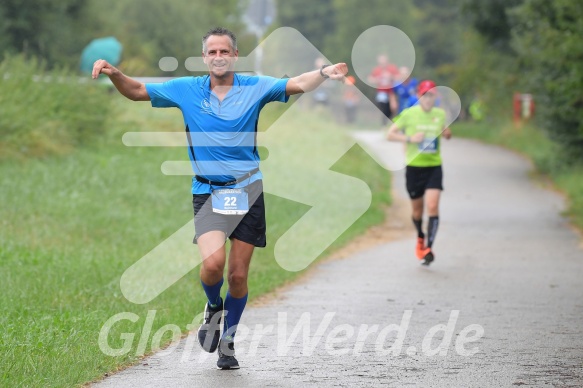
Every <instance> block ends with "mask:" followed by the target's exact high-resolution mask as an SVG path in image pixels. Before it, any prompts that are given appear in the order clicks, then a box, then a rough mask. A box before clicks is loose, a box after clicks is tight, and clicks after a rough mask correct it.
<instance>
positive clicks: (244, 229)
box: [92, 27, 348, 369]
mask: <svg viewBox="0 0 583 388" xmlns="http://www.w3.org/2000/svg"><path fill="white" fill-rule="evenodd" d="M202 56H203V58H204V63H205V64H206V65H207V66H208V69H209V74H208V75H205V76H200V77H183V78H177V79H174V80H171V81H168V82H165V83H161V84H150V83H149V84H143V83H141V82H138V81H136V80H134V79H132V78H130V77H127V76H126V75H124V74H123V73H122V72H121V71H119V70H118V69H116V68H115V67H113V66H112V65H110V64H109V63H108V62H107V61H105V60H102V59H100V60H97V61H96V62H95V64H94V66H93V74H92V77H93V78H94V79H95V78H97V77H98V76H99V74H105V75H107V76H108V77H109V78H110V79H111V82H112V83H113V85H114V86H115V87H116V88H117V90H118V91H119V92H120V93H121V94H122V95H124V96H125V97H127V98H129V99H130V100H133V101H151V103H152V106H154V107H160V108H166V107H175V108H179V109H180V110H181V111H182V115H183V118H184V125H185V128H186V131H187V135H188V136H187V137H188V141H189V146H188V153H189V157H190V160H191V163H192V168H193V171H194V174H195V176H194V178H193V181H192V194H193V208H194V224H195V230H196V235H195V237H194V242H195V243H197V244H198V248H199V250H200V253H201V256H202V259H203V261H202V265H201V270H200V280H201V284H202V287H203V289H204V291H205V293H206V296H207V297H208V303H207V304H206V305H205V320H204V323H203V325H202V326H201V327H200V329H199V331H198V340H199V342H200V344H201V346H202V347H203V349H204V350H206V351H207V352H211V353H212V352H214V351H215V350H216V349H217V348H218V354H219V359H218V361H217V367H218V368H220V369H238V368H239V363H238V362H237V360H236V359H235V350H234V336H235V331H236V329H237V325H238V324H239V321H240V319H241V315H242V313H243V309H244V308H245V304H246V302H247V294H248V289H247V277H248V273H249V265H250V262H251V256H252V255H253V250H254V248H255V247H265V244H266V241H265V230H266V226H265V206H264V202H263V184H262V175H261V172H260V171H259V154H258V152H257V146H256V132H257V122H258V119H259V112H260V111H261V109H262V108H263V106H264V105H265V104H267V103H269V102H272V101H280V102H287V100H288V97H289V96H290V95H293V94H299V93H304V92H309V91H311V90H313V89H315V88H317V87H318V86H319V85H320V84H321V83H322V82H324V81H325V80H326V79H327V78H330V79H332V80H343V79H344V76H345V75H346V73H347V72H348V68H347V66H346V64H345V63H338V64H335V65H324V66H322V67H321V68H319V69H317V70H314V71H310V72H307V73H304V74H301V75H299V76H297V77H293V78H289V79H277V78H272V77H266V76H245V75H241V74H235V72H234V64H235V61H236V60H237V57H238V56H239V52H238V50H237V39H236V37H235V35H234V34H233V33H232V32H231V31H229V30H227V29H225V28H221V27H217V28H215V29H212V30H210V31H209V32H208V33H207V34H205V36H204V37H203V38H202ZM227 238H229V239H230V240H231V249H230V252H229V261H228V262H229V265H228V291H227V294H226V297H225V300H224V301H223V299H222V298H221V296H220V293H221V286H222V285H223V271H224V268H225V264H226V261H227V255H226V248H225V242H226V239H227ZM223 315H224V320H223V333H222V335H221V331H220V328H221V324H220V323H221V319H223Z"/></svg>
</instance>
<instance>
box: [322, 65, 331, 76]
mask: <svg viewBox="0 0 583 388" xmlns="http://www.w3.org/2000/svg"><path fill="white" fill-rule="evenodd" d="M328 66H330V65H322V67H321V68H320V75H321V76H322V78H326V79H327V78H330V76H329V75H328V74H324V72H323V71H322V70H324V68H325V67H328Z"/></svg>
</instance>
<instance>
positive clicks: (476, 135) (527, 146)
mask: <svg viewBox="0 0 583 388" xmlns="http://www.w3.org/2000/svg"><path fill="white" fill-rule="evenodd" d="M452 130H453V131H454V134H455V136H461V137H466V138H471V139H477V140H481V141H484V142H486V143H490V144H496V145H500V146H503V147H506V148H508V149H511V150H514V151H517V152H519V153H520V154H522V155H524V156H526V157H528V158H529V159H530V160H532V162H533V165H534V167H535V173H536V175H537V176H538V178H543V179H544V180H545V181H548V180H550V181H551V182H552V183H553V185H554V186H555V187H556V188H557V189H558V190H560V191H561V192H563V193H564V194H565V195H566V196H567V199H568V204H567V205H568V207H567V210H566V216H568V217H569V218H570V219H571V220H572V222H573V224H574V225H576V226H577V227H578V228H580V229H583V179H581V177H583V166H581V165H578V164H577V163H573V161H572V160H569V159H568V158H567V157H566V156H565V153H564V152H562V151H561V148H560V146H559V145H558V144H556V143H554V142H552V141H551V140H549V139H548V137H547V136H546V135H545V133H544V132H543V131H542V130H541V129H539V128H537V127H535V126H533V125H524V126H520V127H516V126H514V125H513V124H512V123H511V122H481V123H473V122H460V123H456V124H454V126H453V127H452Z"/></svg>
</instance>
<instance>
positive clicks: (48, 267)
mask: <svg viewBox="0 0 583 388" xmlns="http://www.w3.org/2000/svg"><path fill="white" fill-rule="evenodd" d="M113 98H114V105H115V106H117V107H118V108H117V109H118V111H117V113H116V114H115V115H114V117H113V118H112V119H111V120H109V127H108V130H107V132H106V134H105V135H104V136H103V137H102V138H101V139H100V140H99V141H98V142H95V143H94V144H93V145H92V146H91V147H85V148H79V149H77V150H75V151H73V152H71V153H69V154H67V155H62V156H58V155H57V156H51V157H46V158H43V159H13V160H6V161H3V162H2V163H1V164H0V182H1V183H0V187H1V188H2V207H1V208H0V225H1V229H2V233H1V234H0V274H1V279H2V285H3V287H2V289H3V291H2V294H1V296H0V310H1V311H2V312H3V314H2V315H1V316H0V327H1V328H2V330H1V332H0V353H1V354H2V355H3V356H2V357H1V358H0V385H2V386H10V387H18V386H43V387H62V386H74V385H82V384H84V383H85V382H87V381H92V380H94V379H97V378H99V377H100V376H102V375H104V374H105V373H107V372H111V371H115V370H117V369H119V368H123V367H125V366H127V365H130V364H132V363H135V362H136V361H137V360H138V359H139V358H140V357H141V356H142V354H143V353H146V354H147V353H149V352H151V351H152V343H153V338H152V336H150V337H147V338H145V341H146V342H144V343H143V345H145V346H144V347H143V348H141V347H140V344H139V343H140V341H139V340H140V335H141V331H142V328H143V327H144V324H145V322H146V317H147V315H148V311H155V313H156V314H155V317H154V319H153V320H152V329H151V333H155V332H156V331H157V330H158V329H159V328H160V327H162V326H164V325H167V324H172V325H176V326H178V327H179V328H180V330H181V331H182V332H185V331H186V327H187V325H188V324H190V323H191V322H192V320H193V317H194V316H195V315H197V314H198V313H200V312H201V308H202V306H203V303H204V295H203V292H202V290H201V287H200V285H199V280H198V273H197V271H196V270H194V271H192V272H191V273H189V274H188V275H186V276H185V277H184V278H182V279H181V280H180V281H178V282H177V283H175V284H174V285H173V286H172V287H170V288H169V289H168V290H167V291H165V292H164V293H163V294H161V295H160V296H158V297H157V298H156V299H154V300H153V301H151V302H150V303H147V304H144V305H136V304H133V303H130V302H128V301H127V300H126V299H125V298H124V297H123V295H122V294H121V292H120V286H119V280H120V277H121V275H122V274H123V272H124V271H125V269H127V268H128V267H129V266H130V265H131V264H133V263H134V262H135V261H137V260H138V259H140V258H141V256H142V255H144V254H145V253H147V252H149V251H150V250H151V249H152V248H154V247H155V246H156V245H158V244H159V243H160V242H162V241H163V240H164V239H166V238H167V237H169V236H170V235H171V234H172V233H174V232H175V231H176V229H177V228H179V227H180V226H182V225H184V224H185V223H187V222H189V220H191V219H192V208H191V194H190V180H191V177H187V176H165V175H163V174H161V172H160V165H161V164H162V162H164V161H166V160H187V158H188V157H187V154H186V151H185V149H183V148H153V147H132V148H128V147H125V146H124V145H123V144H122V142H121V136H122V134H123V133H125V132H127V131H164V130H170V131H176V130H180V129H181V128H182V125H183V124H182V119H181V116H180V112H178V111H177V110H157V109H152V108H150V107H149V105H148V104H146V103H131V102H129V101H126V100H123V99H122V98H121V97H115V96H114V97H113ZM284 109H285V108H282V107H281V105H280V106H277V105H276V104H270V105H269V106H268V107H266V108H265V112H264V117H263V118H262V121H261V126H262V127H263V128H265V127H266V126H268V125H269V124H270V123H273V122H275V121H276V120H277V117H279V115H281V114H282V112H283V110H284ZM290 117H294V118H293V119H291V118H290V120H289V121H286V122H285V123H280V124H279V125H284V126H285V125H288V126H290V129H293V131H295V133H297V132H298V131H299V132H300V133H301V134H302V135H303V136H305V138H306V139H314V141H319V142H323V143H324V142H327V143H329V144H334V143H335V142H346V141H349V140H348V139H347V138H346V136H344V135H342V134H341V133H340V132H341V129H340V128H338V127H336V126H335V124H333V123H332V124H331V120H328V119H327V118H326V117H320V116H314V115H311V114H310V113H309V112H302V113H301V114H296V115H290ZM278 123H279V122H278ZM288 133H290V132H288ZM283 140H284V141H285V139H283ZM295 147H298V149H297V152H299V154H298V156H299V157H300V158H302V154H301V149H302V148H301V147H300V146H299V145H297V144H296V145H295ZM338 157H339V159H338V160H337V161H336V162H335V163H334V164H333V167H332V168H333V169H334V170H335V171H338V172H342V173H345V174H348V175H353V176H355V177H358V178H360V179H362V180H364V181H365V182H367V184H368V185H369V186H370V188H371V191H372V203H371V206H370V208H369V210H368V211H367V212H366V213H364V214H363V215H362V216H361V217H360V219H359V220H358V221H357V222H355V223H354V224H353V225H352V226H351V227H350V228H349V229H348V230H347V231H346V232H345V233H344V234H342V236H340V237H339V238H338V239H337V240H336V241H335V242H334V244H333V245H332V247H331V248H329V249H328V250H327V251H326V252H325V253H324V255H326V254H327V253H330V251H331V250H333V249H336V248H339V247H340V246H342V245H344V244H345V243H346V242H348V241H349V240H350V239H351V238H353V237H354V236H356V235H358V234H360V233H362V232H364V231H365V230H366V229H367V228H368V227H369V226H371V225H374V224H378V223H380V222H382V220H383V218H384V212H383V208H384V206H385V205H388V204H389V202H390V197H389V191H390V190H389V182H390V177H389V175H388V174H387V172H386V170H384V169H383V168H381V167H380V166H378V165H377V164H376V163H375V162H374V161H373V160H372V159H371V158H370V157H368V156H367V155H366V153H365V152H364V151H363V150H362V149H360V148H359V147H358V146H353V147H351V148H350V149H349V151H348V152H346V153H345V154H344V155H339V156H338ZM266 206H267V217H268V220H267V222H268V247H267V248H265V249H260V250H257V251H256V254H255V255H254V259H253V263H252V267H251V273H250V279H249V283H250V290H251V295H250V297H251V299H253V298H256V297H258V296H260V295H262V294H265V293H267V292H269V291H271V290H273V289H274V288H276V287H278V286H281V285H283V284H285V283H286V282H289V281H291V280H293V279H294V278H297V277H298V276H300V275H301V273H302V272H303V271H302V272H288V271H285V270H283V269H282V268H281V267H280V266H279V265H278V264H277V263H276V262H275V260H274V258H273V247H274V243H275V241H277V238H278V237H279V236H281V235H282V234H283V233H284V232H285V231H286V230H287V229H288V228H289V227H290V226H291V225H293V224H294V223H295V222H296V221H297V220H298V219H300V218H301V217H302V215H303V214H304V213H305V212H306V211H307V210H308V207H307V206H306V205H302V204H300V203H297V202H293V201H289V200H286V199H283V198H280V197H276V196H274V195H269V194H268V195H266ZM346 206H350V204H346ZM338 211H339V212H340V211H344V209H338ZM308 269H309V267H308ZM119 313H127V314H135V317H137V320H136V321H135V322H131V321H130V320H125V321H123V322H119V323H118V324H116V325H115V326H113V327H112V330H111V332H110V333H109V337H108V342H109V345H110V347H111V348H119V349H122V351H120V354H119V355H117V356H114V357H112V356H108V355H105V354H104V353H103V352H102V351H101V350H100V348H99V346H98V336H99V333H100V330H101V328H102V326H103V324H104V322H106V321H107V320H108V319H109V318H110V317H112V316H114V315H115V314H119ZM124 333H125V337H124V336H123V335H122V334H124ZM171 337H172V332H166V334H165V335H163V336H162V337H161V338H160V345H162V346H163V345H164V344H166V343H168V342H169V341H170V340H171V339H172V338H171ZM154 342H155V341H154ZM155 346H156V344H155V343H154V347H155Z"/></svg>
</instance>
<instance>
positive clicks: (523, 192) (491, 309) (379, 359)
mask: <svg viewBox="0 0 583 388" xmlns="http://www.w3.org/2000/svg"><path fill="white" fill-rule="evenodd" d="M381 136H382V135H381V134H380V133H379V132H359V134H358V135H357V137H358V139H359V140H360V141H361V142H362V143H366V144H369V145H370V148H371V150H372V151H373V152H377V153H378V155H380V156H379V160H382V161H383V162H384V163H388V164H391V163H393V164H394V163H395V162H394V161H391V160H388V159H387V157H388V156H389V155H391V154H394V152H393V151H394V148H390V147H392V145H390V144H388V143H386V142H383V141H382V140H381ZM443 152H444V185H445V191H444V195H443V199H442V207H441V225H440V229H439V233H438V237H437V242H436V245H435V250H436V262H435V263H434V264H432V265H431V267H429V268H425V267H422V266H420V265H419V264H418V262H417V261H416V259H415V258H414V252H413V250H414V244H415V242H414V235H413V232H412V228H410V226H409V225H408V222H406V221H407V220H400V221H401V223H402V225H403V228H404V229H405V230H411V235H410V237H407V238H406V239H401V240H397V241H393V242H387V243H383V244H380V245H375V246H372V247H369V248H368V249H366V250H363V251H360V252H358V253H356V254H353V255H351V256H350V257H348V258H343V259H338V260H329V261H326V262H324V263H321V264H320V265H318V266H317V267H316V268H315V269H314V271H313V272H312V274H311V275H310V276H308V277H306V279H304V280H303V281H300V282H298V283H297V284H295V285H293V286H291V287H289V288H287V289H286V290H285V291H284V292H282V293H280V294H279V295H278V296H277V297H275V298H274V299H273V300H271V302H269V303H267V304H265V305H262V306H256V307H252V308H249V309H247V310H246V311H245V314H244V316H243V323H245V324H246V325H248V326H249V327H250V328H251V329H252V330H251V332H250V334H249V335H246V336H245V335H243V333H241V334H242V335H240V337H241V338H239V340H240V343H239V344H238V346H237V352H238V359H239V362H240V364H241V366H242V368H241V369H240V370H237V371H218V370H216V369H215V362H216V355H214V354H213V355H210V356H209V355H207V354H206V353H202V352H201V351H200V350H199V348H198V344H197V343H196V342H195V340H194V337H193V336H190V337H188V338H187V339H186V340H184V341H182V342H181V343H180V344H179V345H178V347H175V348H171V349H169V351H167V352H166V353H160V354H158V355H156V356H153V357H150V358H149V359H147V360H146V362H145V363H144V364H142V365H139V366H137V367H134V368H130V369H128V370H125V371H123V372H120V373H118V374H116V375H113V376H111V377H109V378H107V379H106V380H104V381H102V382H100V383H99V384H96V386H98V387H172V388H178V387H203V386H204V387H209V386H217V387H269V386H278V387H280V386H281V387H304V386H314V387H316V386H317V387H335V386H348V387H370V386H391V387H402V386H412V387H470V386H476V387H510V386H521V385H525V386H544V385H550V386H566V387H571V386H572V387H575V386H578V387H581V386H583V284H582V283H583V282H582V279H583V252H582V251H581V249H580V248H579V241H580V238H579V236H578V235H577V234H576V233H575V232H573V231H572V230H571V229H570V228H569V226H568V224H567V222H566V221H565V219H563V218H562V217H561V216H560V212H561V210H562V208H563V200H562V199H561V197H560V196H558V195H557V194H555V193H553V192H550V191H547V190H544V189H541V188H540V187H538V186H537V185H536V184H534V183H533V182H532V181H531V180H530V179H529V177H528V172H529V169H530V166H529V164H528V162H526V161H525V160H524V159H523V158H521V157H519V156H517V155H515V154H513V153H511V152H508V151H505V150H502V149H500V148H497V147H491V146H485V145H481V144H478V143H475V142H472V141H468V140H460V139H453V140H451V141H450V142H446V144H444V150H443ZM394 176H395V178H394V179H395V188H396V189H397V192H398V194H399V195H401V196H403V195H404V191H403V190H402V186H403V178H402V171H396V172H395V174H394ZM398 222H399V220H397V223H398ZM403 222H404V223H403ZM408 235H409V234H407V236H408ZM304 334H306V335H305V336H304ZM243 337H246V338H243ZM286 341H287V342H286ZM440 352H441V353H440ZM433 353H436V354H433ZM432 354H433V355H432Z"/></svg>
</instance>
